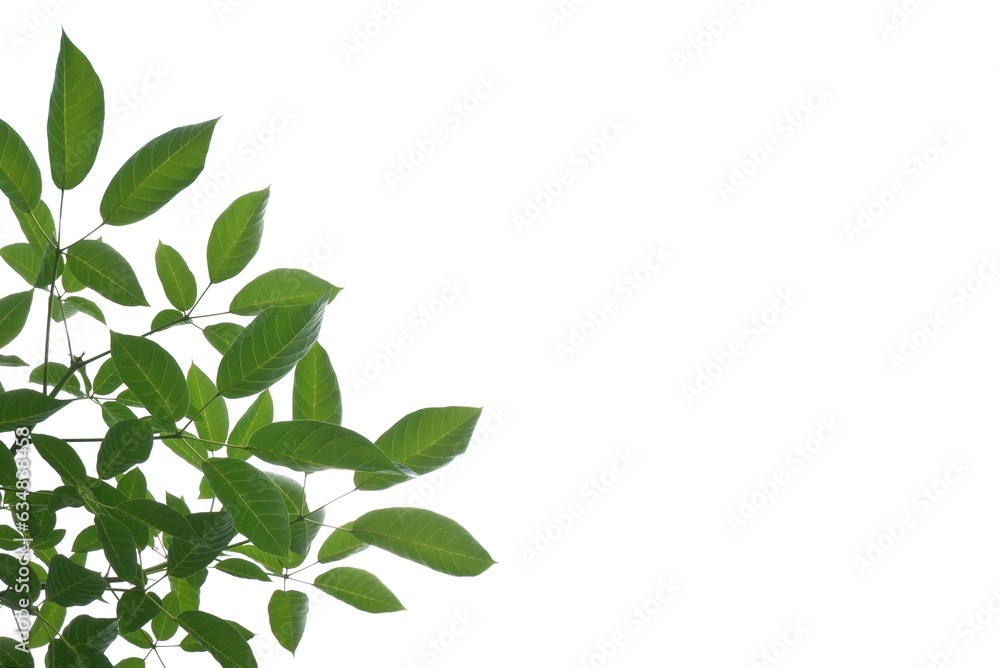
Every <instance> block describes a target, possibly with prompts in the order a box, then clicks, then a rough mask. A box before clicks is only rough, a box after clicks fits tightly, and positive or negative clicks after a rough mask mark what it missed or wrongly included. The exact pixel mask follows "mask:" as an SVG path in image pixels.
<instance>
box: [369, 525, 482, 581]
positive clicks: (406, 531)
mask: <svg viewBox="0 0 1000 668" xmlns="http://www.w3.org/2000/svg"><path fill="white" fill-rule="evenodd" d="M351 531H352V532H353V533H354V537H355V538H357V539H358V540H361V541H363V542H365V543H368V544H369V545H374V546H375V547H378V548H381V549H383V550H386V551H387V552H391V553H393V554H395V555H396V556H398V557H403V558H404V559H409V560H411V561H415V562H417V563H418V564H423V565H424V566H427V567H428V568H432V569H434V570H436V571H440V572H441V573H446V574H448V575H455V576H473V575H479V574H480V573H483V572H484V571H486V570H487V569H488V568H489V567H490V566H492V565H493V564H495V563H496V562H495V561H493V557H491V556H490V555H489V553H488V552H487V551H486V550H485V549H484V548H483V546H482V545H480V544H479V543H478V542H477V541H476V539H475V538H473V537H472V536H471V535H470V534H469V532H468V531H466V530H465V529H463V528H462V527H461V526H459V525H458V523H456V522H455V521H454V520H451V519H448V518H447V517H444V516H442V515H438V514H437V513H434V512H431V511H429V510H423V509H420V508H386V509H384V510H373V511H371V512H370V513H366V514H364V515H362V516H361V517H359V518H358V519H356V520H354V526H353V527H352V529H351Z"/></svg>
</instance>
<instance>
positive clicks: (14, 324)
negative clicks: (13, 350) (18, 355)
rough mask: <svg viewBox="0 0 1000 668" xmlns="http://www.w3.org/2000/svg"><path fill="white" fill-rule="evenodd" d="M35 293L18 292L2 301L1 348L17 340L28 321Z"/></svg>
mask: <svg viewBox="0 0 1000 668" xmlns="http://www.w3.org/2000/svg"><path fill="white" fill-rule="evenodd" d="M32 296H34V292H32V291H31V290H29V291H27V292H18V293H17V294H13V295H8V296H7V297H4V298H3V299H0V348H3V347H4V346H6V345H7V344H9V343H10V342H11V341H13V340H14V339H16V338H17V335H18V334H20V333H21V330H22V329H24V323H26V322H27V321H28V313H29V312H30V311H31V298H32Z"/></svg>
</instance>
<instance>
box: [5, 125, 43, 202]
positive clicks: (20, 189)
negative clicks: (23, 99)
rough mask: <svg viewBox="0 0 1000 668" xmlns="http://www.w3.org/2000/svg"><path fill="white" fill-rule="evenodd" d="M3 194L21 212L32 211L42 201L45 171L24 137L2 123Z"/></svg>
mask: <svg viewBox="0 0 1000 668" xmlns="http://www.w3.org/2000/svg"><path fill="white" fill-rule="evenodd" d="M0 192H3V194H4V195H6V196H7V199H9V200H10V204H11V206H13V207H14V208H15V209H19V210H20V211H25V212H27V211H32V210H34V209H35V208H36V207H37V206H38V204H39V202H41V200H42V171H41V170H40V169H38V163H37V162H35V158H34V156H32V155H31V151H30V150H29V149H28V145H27V144H25V143H24V140H23V139H21V135H19V134H17V132H15V131H14V128H12V127H10V126H9V125H7V124H6V123H4V122H3V121H0Z"/></svg>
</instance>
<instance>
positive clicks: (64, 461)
mask: <svg viewBox="0 0 1000 668" xmlns="http://www.w3.org/2000/svg"><path fill="white" fill-rule="evenodd" d="M32 439H33V440H34V442H35V451H36V452H38V454H39V455H41V456H42V459H44V460H45V461H46V462H48V464H49V466H51V467H52V468H53V470H55V472H56V473H58V474H59V477H60V478H61V479H62V481H63V483H64V484H66V485H69V486H70V487H75V488H85V487H86V486H87V469H86V467H85V466H84V465H83V460H82V459H80V455H78V454H77V453H76V450H74V449H73V447H72V446H70V444H69V443H66V442H65V441H61V440H59V439H58V438H54V437H52V436H45V435H43V434H32Z"/></svg>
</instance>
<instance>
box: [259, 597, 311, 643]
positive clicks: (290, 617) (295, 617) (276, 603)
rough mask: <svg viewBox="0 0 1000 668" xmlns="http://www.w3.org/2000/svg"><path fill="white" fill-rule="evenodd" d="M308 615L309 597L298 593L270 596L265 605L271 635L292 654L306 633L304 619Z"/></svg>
mask: <svg viewBox="0 0 1000 668" xmlns="http://www.w3.org/2000/svg"><path fill="white" fill-rule="evenodd" d="M308 615H309V597H308V596H306V595H305V594H303V593H302V592H300V591H281V590H280V589H279V590H278V591H276V592H274V593H273V594H271V600H270V601H269V602H268V604H267V617H268V621H269V622H270V624H271V633H273V634H274V637H275V638H277V639H278V642H279V643H280V644H281V646H282V647H284V648H285V649H287V650H288V651H289V652H291V653H292V654H295V650H296V649H297V648H298V646H299V643H300V642H301V641H302V635H303V634H304V633H305V632H306V617H307V616H308Z"/></svg>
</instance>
